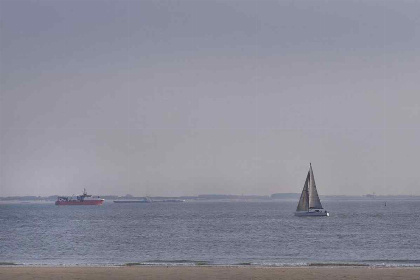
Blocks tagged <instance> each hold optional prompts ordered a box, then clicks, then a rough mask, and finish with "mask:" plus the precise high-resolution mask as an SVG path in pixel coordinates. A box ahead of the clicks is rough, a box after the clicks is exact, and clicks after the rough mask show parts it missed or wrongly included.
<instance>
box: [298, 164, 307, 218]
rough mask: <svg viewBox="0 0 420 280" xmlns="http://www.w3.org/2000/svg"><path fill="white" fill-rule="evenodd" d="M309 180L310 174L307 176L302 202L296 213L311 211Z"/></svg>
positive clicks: (301, 196) (301, 197)
mask: <svg viewBox="0 0 420 280" xmlns="http://www.w3.org/2000/svg"><path fill="white" fill-rule="evenodd" d="M309 179H310V175H309V172H308V176H306V181H305V185H304V186H303V190H302V194H301V195H300V200H299V203H298V206H297V208H296V211H308V210H309V191H308V186H309Z"/></svg>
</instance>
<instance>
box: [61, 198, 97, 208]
mask: <svg viewBox="0 0 420 280" xmlns="http://www.w3.org/2000/svg"><path fill="white" fill-rule="evenodd" d="M102 203H104V199H102V200H84V201H56V202H55V205H72V206H73V205H102Z"/></svg>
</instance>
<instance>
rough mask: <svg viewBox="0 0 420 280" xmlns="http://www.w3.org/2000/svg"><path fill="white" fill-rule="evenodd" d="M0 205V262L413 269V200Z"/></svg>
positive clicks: (418, 209) (417, 242) (419, 256)
mask: <svg viewBox="0 0 420 280" xmlns="http://www.w3.org/2000/svg"><path fill="white" fill-rule="evenodd" d="M296 204H297V202H296V201H275V202H185V203H152V204H114V203H110V202H107V203H105V204H104V205H102V206H61V207H59V206H55V205H54V204H53V203H51V204H0V262H14V263H17V264H25V265H31V264H35V265H39V264H45V265H86V264H88V265H118V264H125V263H134V262H135V263H137V262H138V263H145V264H173V265H182V264H227V265H229V264H240V263H246V264H253V265H277V266H282V265H308V264H313V263H335V264H346V263H353V264H354V263H356V264H367V265H391V266H420V238H419V237H420V235H419V233H420V223H419V218H420V201H402V200H399V201H388V202H387V206H386V207H385V206H384V201H375V200H372V201H328V200H327V201H323V204H324V207H325V208H326V209H328V210H329V211H330V212H331V216H330V217H328V218H327V217H317V218H314V217H312V218H304V217H295V216H294V215H293V212H294V210H295V208H296Z"/></svg>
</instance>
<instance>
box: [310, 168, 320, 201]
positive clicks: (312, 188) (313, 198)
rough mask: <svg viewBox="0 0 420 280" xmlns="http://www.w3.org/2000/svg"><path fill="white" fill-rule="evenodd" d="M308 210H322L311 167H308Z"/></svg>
mask: <svg viewBox="0 0 420 280" xmlns="http://www.w3.org/2000/svg"><path fill="white" fill-rule="evenodd" d="M308 191H309V209H322V204H321V201H320V200H319V196H318V191H317V190H316V184H315V177H314V172H313V171H312V165H310V167H309V186H308Z"/></svg>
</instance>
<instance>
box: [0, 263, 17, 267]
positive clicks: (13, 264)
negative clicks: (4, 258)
mask: <svg viewBox="0 0 420 280" xmlns="http://www.w3.org/2000/svg"><path fill="white" fill-rule="evenodd" d="M0 265H7V266H9V265H18V264H17V263H14V262H0Z"/></svg>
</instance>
